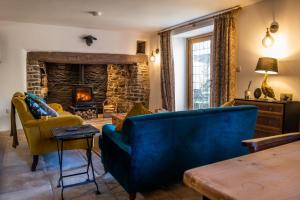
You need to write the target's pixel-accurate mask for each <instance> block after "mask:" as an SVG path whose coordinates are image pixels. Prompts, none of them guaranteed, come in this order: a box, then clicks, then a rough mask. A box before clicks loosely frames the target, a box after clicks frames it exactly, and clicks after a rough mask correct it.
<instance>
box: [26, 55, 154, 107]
mask: <svg viewBox="0 0 300 200" xmlns="http://www.w3.org/2000/svg"><path fill="white" fill-rule="evenodd" d="M147 60H148V58H147V56H146V55H123V54H91V53H63V52H29V53H28V54H27V91H28V92H32V93H34V94H36V95H39V96H42V97H45V98H46V99H47V102H48V103H60V104H62V105H63V107H64V109H65V110H69V111H74V110H73V109H74V107H76V108H77V107H81V106H95V107H96V108H97V112H98V113H102V103H103V101H104V100H106V99H108V100H110V99H114V100H116V101H117V104H118V112H127V111H128V110H129V109H130V107H131V106H132V105H133V103H135V102H142V103H143V104H144V105H145V106H147V107H148V106H149V93H150V84H149V67H148V62H147Z"/></svg>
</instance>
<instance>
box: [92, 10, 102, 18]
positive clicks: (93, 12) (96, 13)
mask: <svg viewBox="0 0 300 200" xmlns="http://www.w3.org/2000/svg"><path fill="white" fill-rule="evenodd" d="M89 13H90V14H91V15H93V16H95V17H96V16H101V15H102V12H100V11H89Z"/></svg>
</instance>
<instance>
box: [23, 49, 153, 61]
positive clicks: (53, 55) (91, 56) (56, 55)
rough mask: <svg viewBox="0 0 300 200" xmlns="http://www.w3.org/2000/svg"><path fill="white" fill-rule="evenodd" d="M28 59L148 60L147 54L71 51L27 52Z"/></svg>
mask: <svg viewBox="0 0 300 200" xmlns="http://www.w3.org/2000/svg"><path fill="white" fill-rule="evenodd" d="M27 60H28V61H32V60H35V61H42V62H50V63H64V64H66V63H67V64H134V63H145V62H148V56H147V55H127V54H107V53H73V52H39V51H38V52H28V53H27Z"/></svg>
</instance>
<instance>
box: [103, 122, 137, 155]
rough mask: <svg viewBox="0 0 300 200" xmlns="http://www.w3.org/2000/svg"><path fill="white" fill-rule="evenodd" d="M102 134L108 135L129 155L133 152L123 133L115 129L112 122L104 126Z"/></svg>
mask: <svg viewBox="0 0 300 200" xmlns="http://www.w3.org/2000/svg"><path fill="white" fill-rule="evenodd" d="M102 134H103V135H106V136H107V137H108V138H109V139H110V140H111V141H113V143H114V144H115V145H117V146H118V147H119V148H120V149H122V150H124V151H125V152H127V153H128V154H129V155H130V154H131V147H130V146H129V145H128V144H126V143H125V142H124V141H123V140H122V138H121V133H119V132H117V131H116V130H115V126H114V125H112V124H106V125H104V126H103V128H102Z"/></svg>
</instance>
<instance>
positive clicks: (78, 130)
mask: <svg viewBox="0 0 300 200" xmlns="http://www.w3.org/2000/svg"><path fill="white" fill-rule="evenodd" d="M99 132H100V131H99V130H98V129H97V128H95V127H94V126H92V125H90V124H86V125H78V126H71V127H59V128H54V129H52V133H53V137H54V138H55V139H58V140H60V139H71V138H76V137H91V136H93V135H95V134H97V133H99Z"/></svg>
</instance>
